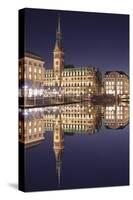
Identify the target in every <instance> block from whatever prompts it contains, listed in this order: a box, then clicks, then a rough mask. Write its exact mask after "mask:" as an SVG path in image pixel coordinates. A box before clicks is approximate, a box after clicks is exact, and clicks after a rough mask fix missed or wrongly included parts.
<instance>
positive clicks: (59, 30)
mask: <svg viewBox="0 0 133 200" xmlns="http://www.w3.org/2000/svg"><path fill="white" fill-rule="evenodd" d="M58 33H61V29H60V15H58Z"/></svg>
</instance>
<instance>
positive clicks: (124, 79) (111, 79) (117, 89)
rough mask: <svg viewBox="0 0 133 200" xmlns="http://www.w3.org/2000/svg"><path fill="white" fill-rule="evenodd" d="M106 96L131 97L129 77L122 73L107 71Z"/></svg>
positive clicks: (105, 78)
mask: <svg viewBox="0 0 133 200" xmlns="http://www.w3.org/2000/svg"><path fill="white" fill-rule="evenodd" d="M104 92H105V94H110V95H114V96H115V97H118V96H119V97H129V77H128V75H127V74H125V73H124V72H122V71H107V72H106V73H105V75H104Z"/></svg>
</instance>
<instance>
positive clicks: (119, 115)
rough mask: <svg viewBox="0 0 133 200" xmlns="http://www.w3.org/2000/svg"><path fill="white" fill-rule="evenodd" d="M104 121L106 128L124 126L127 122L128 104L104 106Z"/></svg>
mask: <svg viewBox="0 0 133 200" xmlns="http://www.w3.org/2000/svg"><path fill="white" fill-rule="evenodd" d="M104 120H105V121H104V123H105V126H106V127H107V128H111V129H118V128H124V127H125V126H126V125H127V124H128V123H129V105H128V104H124V105H118V104H117V103H116V104H115V105H113V106H106V107H105V112H104Z"/></svg>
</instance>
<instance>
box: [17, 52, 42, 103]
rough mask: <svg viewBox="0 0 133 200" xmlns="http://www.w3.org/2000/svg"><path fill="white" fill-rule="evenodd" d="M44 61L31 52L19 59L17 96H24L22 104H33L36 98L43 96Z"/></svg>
mask: <svg viewBox="0 0 133 200" xmlns="http://www.w3.org/2000/svg"><path fill="white" fill-rule="evenodd" d="M44 63H45V62H44V61H43V59H42V58H41V57H39V56H36V55H33V54H31V53H25V54H24V57H23V58H20V59H19V97H20V98H23V97H25V98H24V105H28V104H35V100H36V99H39V98H41V97H43V83H44V73H45V68H44ZM20 104H21V103H20Z"/></svg>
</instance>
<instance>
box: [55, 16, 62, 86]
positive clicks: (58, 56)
mask: <svg viewBox="0 0 133 200" xmlns="http://www.w3.org/2000/svg"><path fill="white" fill-rule="evenodd" d="M53 69H54V76H55V77H56V80H55V85H56V86H60V85H61V74H62V71H63V69H64V51H63V47H62V33H61V20H60V15H58V21H57V29H56V41H55V46H54V51H53Z"/></svg>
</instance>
